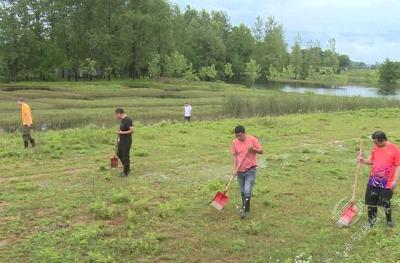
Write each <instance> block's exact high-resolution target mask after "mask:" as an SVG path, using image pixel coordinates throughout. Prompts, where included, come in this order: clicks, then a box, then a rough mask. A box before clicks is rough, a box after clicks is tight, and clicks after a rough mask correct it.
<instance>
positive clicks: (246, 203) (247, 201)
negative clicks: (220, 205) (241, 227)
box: [244, 198, 250, 213]
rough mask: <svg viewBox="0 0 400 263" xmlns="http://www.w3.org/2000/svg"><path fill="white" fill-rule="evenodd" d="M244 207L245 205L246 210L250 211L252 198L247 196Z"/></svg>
mask: <svg viewBox="0 0 400 263" xmlns="http://www.w3.org/2000/svg"><path fill="white" fill-rule="evenodd" d="M244 207H245V209H244V211H246V212H247V213H248V212H250V198H246V200H245V203H244Z"/></svg>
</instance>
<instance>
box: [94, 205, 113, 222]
mask: <svg viewBox="0 0 400 263" xmlns="http://www.w3.org/2000/svg"><path fill="white" fill-rule="evenodd" d="M90 212H92V213H93V215H94V217H95V218H96V219H102V220H108V219H112V218H113V217H114V216H116V215H118V211H116V209H115V207H113V206H107V204H106V203H105V202H95V203H94V204H92V206H91V207H90Z"/></svg>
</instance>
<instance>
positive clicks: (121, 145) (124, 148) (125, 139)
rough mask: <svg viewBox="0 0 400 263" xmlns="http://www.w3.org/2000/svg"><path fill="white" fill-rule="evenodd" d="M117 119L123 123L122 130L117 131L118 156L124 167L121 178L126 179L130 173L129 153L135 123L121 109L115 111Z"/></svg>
mask: <svg viewBox="0 0 400 263" xmlns="http://www.w3.org/2000/svg"><path fill="white" fill-rule="evenodd" d="M115 118H116V119H117V120H120V121H121V125H120V128H119V130H118V131H117V134H118V137H119V139H118V151H117V156H118V158H119V159H120V160H121V162H122V164H123V165H124V171H123V172H122V173H121V176H123V177H126V176H128V174H129V172H130V160H129V152H130V150H131V146H132V133H133V122H132V119H131V118H129V117H128V115H126V113H125V111H124V110H123V109H121V108H118V109H116V110H115Z"/></svg>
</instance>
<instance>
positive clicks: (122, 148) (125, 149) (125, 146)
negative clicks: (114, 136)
mask: <svg viewBox="0 0 400 263" xmlns="http://www.w3.org/2000/svg"><path fill="white" fill-rule="evenodd" d="M131 146H132V141H128V142H125V141H120V142H119V144H118V151H117V156H118V158H119V159H120V160H121V162H122V164H123V166H124V173H125V174H129V172H130V162H131V161H130V157H129V155H130V151H131Z"/></svg>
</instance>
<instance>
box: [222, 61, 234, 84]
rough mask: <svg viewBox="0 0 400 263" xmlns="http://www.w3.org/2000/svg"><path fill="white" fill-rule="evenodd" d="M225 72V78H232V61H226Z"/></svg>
mask: <svg viewBox="0 0 400 263" xmlns="http://www.w3.org/2000/svg"><path fill="white" fill-rule="evenodd" d="M224 74H225V78H226V79H227V80H230V79H232V77H233V75H234V74H233V71H232V64H231V63H226V64H225V67H224Z"/></svg>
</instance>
